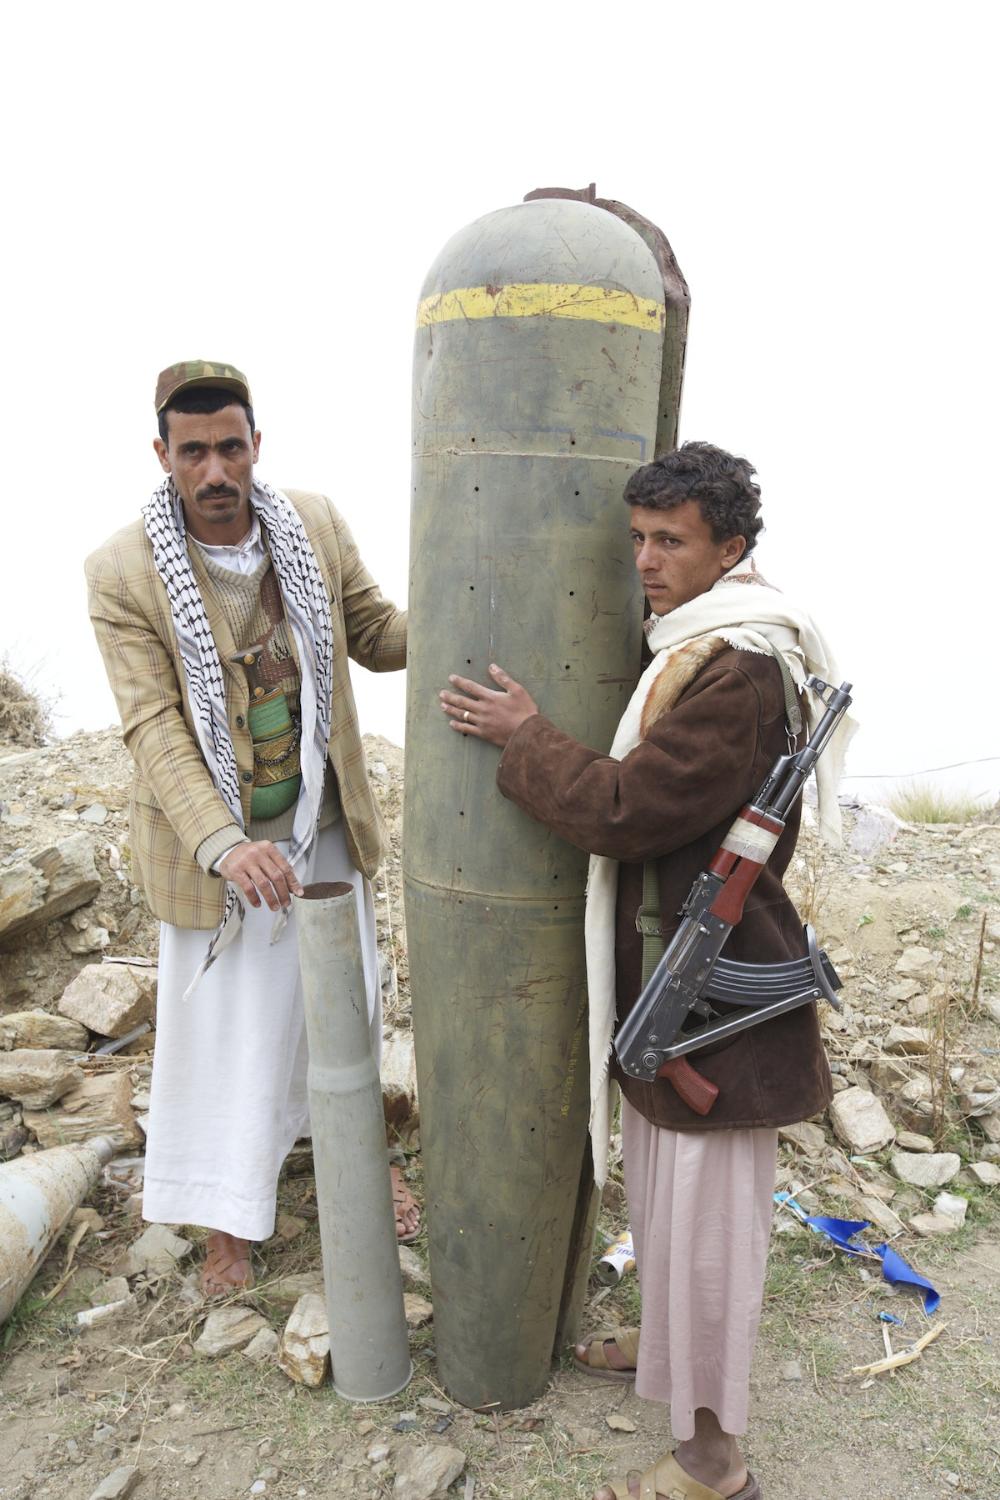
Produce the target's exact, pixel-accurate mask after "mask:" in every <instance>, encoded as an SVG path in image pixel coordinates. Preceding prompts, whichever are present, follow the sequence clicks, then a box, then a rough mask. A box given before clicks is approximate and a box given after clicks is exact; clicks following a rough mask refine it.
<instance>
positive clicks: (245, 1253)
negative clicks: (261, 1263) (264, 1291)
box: [201, 1229, 253, 1297]
mask: <svg viewBox="0 0 1000 1500" xmlns="http://www.w3.org/2000/svg"><path fill="white" fill-rule="evenodd" d="M251 1286H253V1267H252V1266H251V1264H250V1241H249V1240H241V1239H239V1238H238V1236H237V1235H235V1234H227V1233H226V1232H225V1230H224V1229H213V1230H211V1231H210V1233H209V1236H208V1239H207V1240H206V1241H205V1264H204V1265H203V1266H202V1268H201V1289H202V1291H203V1292H204V1294H205V1296H206V1297H220V1296H226V1295H227V1294H228V1293H229V1292H235V1291H240V1290H242V1289H244V1288H246V1287H251Z"/></svg>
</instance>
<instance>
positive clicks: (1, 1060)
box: [0, 1047, 84, 1109]
mask: <svg viewBox="0 0 1000 1500" xmlns="http://www.w3.org/2000/svg"><path fill="white" fill-rule="evenodd" d="M83 1077H84V1075H83V1073H82V1072H81V1071H80V1069H79V1068H78V1067H77V1066H76V1056H75V1054H74V1053H72V1052H62V1051H57V1050H55V1049H54V1048H48V1047H18V1048H16V1049H15V1050H14V1051H12V1052H0V1094H6V1095H7V1096H8V1097H9V1098H11V1099H17V1100H18V1101H19V1102H20V1103H21V1104H23V1105H24V1107H25V1109H47V1108H48V1106H49V1105H50V1104H54V1103H55V1102H56V1100H57V1099H61V1098H62V1096H63V1094H66V1093H68V1092H69V1090H70V1089H71V1088H76V1087H78V1086H79V1085H80V1084H81V1083H82V1082H83Z"/></svg>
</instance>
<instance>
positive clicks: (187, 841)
mask: <svg viewBox="0 0 1000 1500" xmlns="http://www.w3.org/2000/svg"><path fill="white" fill-rule="evenodd" d="M285 493H286V494H287V495H288V498H289V499H290V500H291V502H292V504H293V505H294V506H295V508H296V510H297V511H298V513H299V515H300V516H301V517H302V522H303V524H304V526H305V529H306V531H307V533H308V535H309V540H310V541H311V542H312V545H313V549H314V551H315V553H316V558H317V561H318V563H319V566H320V571H321V572H322V574H323V578H324V581H325V583H326V586H327V591H328V593H329V597H330V613H331V616H332V619H333V718H332V723H331V726H330V744H329V752H328V753H329V758H330V763H331V765H332V766H333V769H334V771H335V772H336V776H337V784H338V787H339V791H340V800H341V804H342V806H343V811H344V823H345V831H346V834H347V847H348V850H349V852H350V855H351V859H352V861H353V863H354V865H355V866H356V868H357V869H359V870H362V871H363V872H364V873H365V874H366V875H367V876H368V877H369V879H370V878H371V877H372V876H374V874H375V871H376V869H377V868H378V864H379V861H380V859H381V857H382V839H381V829H380V825H379V818H378V812H377V809H376V807H375V802H374V799H373V797H372V793H371V788H370V786H369V782H368V774H367V770H366V767H365V759H364V753H363V751H362V748H361V733H360V730H359V728H358V716H357V710H356V708H355V705H354V695H353V693H352V691H351V681H350V676H349V674H348V667H347V659H348V657H349V656H350V657H352V658H353V659H354V660H355V661H356V662H359V663H360V664H361V665H362V666H365V667H368V668H370V669H371V670H372V671H374V672H391V671H395V670H396V669H398V668H400V667H403V666H405V665H406V615H405V613H404V612H403V611H401V610H398V609H397V608H396V606H395V605H394V604H392V603H391V601H390V600H388V599H385V598H383V596H382V594H381V592H380V591H379V588H378V585H377V584H376V583H375V580H374V579H373V578H372V576H371V574H370V573H369V572H368V571H367V569H366V568H365V565H364V563H363V562H362V561H361V558H360V557H359V556H358V551H357V548H356V547H355V545H354V540H353V538H352V536H351V533H350V531H349V530H348V528H347V526H346V525H345V523H344V521H343V519H342V518H341V517H340V516H339V515H338V514H337V512H336V510H335V509H334V508H333V506H332V505H331V504H330V501H329V500H327V499H326V497H325V496H324V495H314V494H308V493H303V492H302V491H298V490H286V491H285ZM191 550H192V553H193V556H192V565H193V567H194V573H195V578H196V579H197V581H198V585H199V587H200V588H201V591H202V598H203V599H204V602H205V609H206V612H207V614H208V620H209V624H210V625H211V627H212V632H213V634H214V636H215V643H216V646H217V647H218V651H219V657H220V659H221V661H222V667H223V673H224V676H225V682H226V705H227V708H228V710H229V725H230V729H231V731H232V736H233V746H234V748H235V751H236V760H237V764H238V768H239V772H240V778H241V791H242V795H243V815H244V819H245V820H246V821H249V817H250V794H251V792H252V790H253V786H252V780H253V745H252V741H251V738H250V729H249V726H248V723H247V716H248V707H249V688H248V685H247V679H246V674H245V673H244V672H243V671H242V670H241V669H240V668H239V667H237V666H234V665H233V664H232V663H231V661H230V660H229V658H230V657H231V656H233V655H234V654H235V653H236V651H237V649H238V643H237V642H236V641H235V640H234V639H233V637H232V633H231V631H230V630H229V628H228V626H227V625H226V622H225V619H224V618H223V614H222V612H221V611H220V609H219V608H218V605H217V603H216V602H215V599H214V596H213V591H212V585H211V582H210V580H209V578H208V575H207V573H206V571H205V568H204V564H203V563H202V560H201V557H200V555H199V554H198V549H197V548H192V549H191ZM86 574H87V588H88V605H89V610H90V618H91V620H92V621H93V624H94V630H95V631H96V634H97V643H98V645H99V646H100V649H101V655H102V656H103V658H104V665H105V667H106V669H107V673H108V679H109V681H110V683H111V690H112V692H113V693H114V695H115V699H116V701H117V703H118V712H119V713H120V715H121V721H122V734H123V738H124V741H125V744H126V746H127V747H128V750H129V752H130V753H131V755H132V758H133V760H134V761H135V766H136V775H135V782H134V784H133V789H132V802H131V806H130V812H129V830H130V846H131V856H132V869H133V873H134V875H135V878H136V881H137V883H138V884H139V885H140V886H141V887H142V889H143V891H144V892H145V895H146V900H147V901H148V902H149V905H150V907H151V909H152V911H153V912H154V914H155V915H156V916H158V917H159V918H160V919H161V920H162V921H164V922H170V923H172V924H173V925H174V926H177V927H198V928H214V927H215V926H216V924H217V923H218V922H219V921H220V920H221V917H222V911H223V905H224V899H225V887H224V884H223V882H222V881H221V880H219V879H218V877H217V876H214V875H209V874H206V873H205V872H204V871H203V870H202V869H201V867H200V866H199V864H198V862H197V860H196V858H195V854H196V851H197V850H198V848H199V846H200V845H201V844H202V843H203V842H204V841H205V840H206V839H209V838H211V837H212V835H213V834H218V833H219V832H220V831H221V830H222V829H225V828H227V827H230V826H231V825H232V821H233V819H232V815H231V814H230V812H229V809H228V808H227V806H226V804H225V802H224V801H223V800H222V798H221V797H220V795H219V793H218V792H217V791H216V790H215V787H214V786H213V784H212V781H211V778H210V776H209V774H208V770H207V768H206V766H205V763H204V761H203V760H202V757H201V752H200V751H199V749H198V742H197V739H196V737H195V732H194V723H193V719H192V716H191V705H190V703H189V701H188V694H187V685H186V683H185V681H184V669H183V667H182V665H181V658H180V652H179V650H178V648H177V640H176V637H175V635H174V628H173V623H172V620H171V617H170V605H169V602H168V599H167V592H166V589H165V588H164V586H163V583H162V581H161V579H160V576H159V574H158V573H157V571H156V568H155V566H154V564H153V552H152V548H151V547H150V544H149V539H148V537H147V536H146V532H145V529H144V527H143V523H142V520H141V519H139V520H137V521H134V522H133V523H132V524H131V525H130V526H126V527H125V528H124V529H123V530H122V531H119V532H118V533H117V534H116V535H115V536H113V537H112V538H111V539H110V541H108V542H105V544H104V546H103V547H99V548H98V549H97V551H96V552H94V553H93V554H92V555H91V556H90V557H88V559H87V562H86ZM247 772H249V773H250V781H249V782H245V781H244V780H243V777H244V773H247Z"/></svg>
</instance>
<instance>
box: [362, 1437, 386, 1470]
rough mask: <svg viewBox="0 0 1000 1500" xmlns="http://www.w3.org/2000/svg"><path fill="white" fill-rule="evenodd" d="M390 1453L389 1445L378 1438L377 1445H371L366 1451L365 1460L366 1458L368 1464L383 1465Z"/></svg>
mask: <svg viewBox="0 0 1000 1500" xmlns="http://www.w3.org/2000/svg"><path fill="white" fill-rule="evenodd" d="M391 1452H392V1449H391V1448H390V1447H389V1444H388V1443H387V1442H386V1441H385V1439H384V1438H379V1440H378V1442H377V1443H372V1445H371V1447H370V1448H369V1449H368V1452H367V1453H366V1454H365V1458H367V1460H368V1462H369V1463H370V1464H383V1463H385V1461H386V1459H387V1458H388V1457H389V1454H390V1453H391Z"/></svg>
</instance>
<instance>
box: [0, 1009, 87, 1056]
mask: <svg viewBox="0 0 1000 1500" xmlns="http://www.w3.org/2000/svg"><path fill="white" fill-rule="evenodd" d="M89 1040H90V1038H89V1037H88V1035H87V1028H86V1026H81V1025H80V1023H79V1021H71V1020H70V1019H69V1018H68V1017H67V1016H51V1015H49V1013H48V1011H47V1010H19V1011H14V1013H13V1014H12V1015H9V1016H0V1050H4V1051H7V1050H10V1049H12V1048H15V1047H59V1048H64V1049H65V1050H66V1051H69V1052H85V1051H86V1050H87V1044H88V1042H89Z"/></svg>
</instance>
